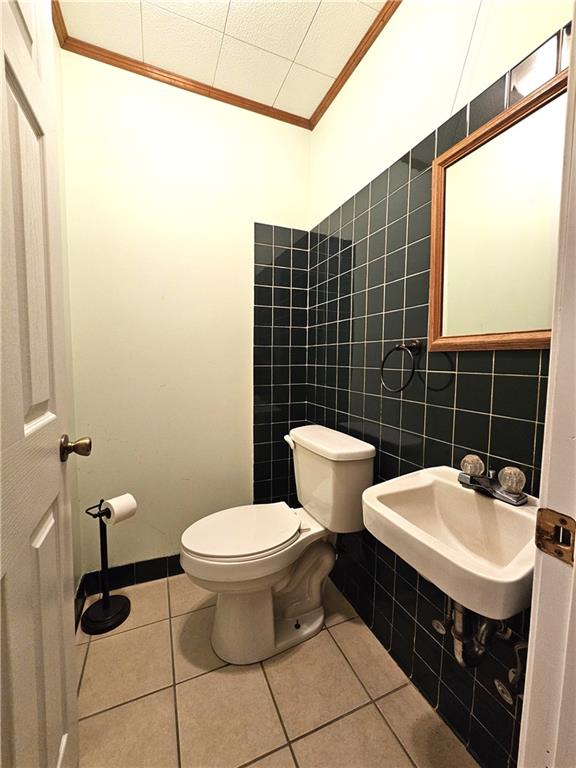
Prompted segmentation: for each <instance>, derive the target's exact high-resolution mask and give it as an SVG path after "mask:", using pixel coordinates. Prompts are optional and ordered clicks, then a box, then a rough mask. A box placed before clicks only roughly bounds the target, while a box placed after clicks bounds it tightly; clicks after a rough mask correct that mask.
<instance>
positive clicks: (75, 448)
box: [60, 435, 92, 461]
mask: <svg viewBox="0 0 576 768" xmlns="http://www.w3.org/2000/svg"><path fill="white" fill-rule="evenodd" d="M71 453H77V454H78V456H90V454H91V453H92V438H91V437H81V438H80V439H78V440H72V441H71V440H70V438H69V437H68V435H62V437H61V438H60V461H68V456H70V454H71Z"/></svg>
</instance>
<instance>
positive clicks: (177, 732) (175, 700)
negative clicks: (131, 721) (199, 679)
mask: <svg viewBox="0 0 576 768" xmlns="http://www.w3.org/2000/svg"><path fill="white" fill-rule="evenodd" d="M166 593H167V598H168V616H169V617H170V618H169V624H170V659H171V661H172V700H173V703H174V727H175V735H176V754H177V756H178V768H181V766H182V755H181V752H180V724H179V721H178V695H177V692H176V664H175V661H174V635H173V632H172V610H171V603H170V585H169V583H168V580H166Z"/></svg>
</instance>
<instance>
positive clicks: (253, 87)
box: [214, 35, 290, 105]
mask: <svg viewBox="0 0 576 768" xmlns="http://www.w3.org/2000/svg"><path fill="white" fill-rule="evenodd" d="M289 68H290V62H289V61H288V60H287V59H283V58H281V57H280V56H276V55H275V54H273V53H269V52H268V51H263V50H262V49H260V48H255V47H254V46H252V45H247V44H246V43H242V42H240V41H239V40H235V39H234V38H232V37H228V35H224V42H223V43H222V51H221V52H220V59H219V61H218V69H217V71H216V77H215V79H214V85H215V86H216V87H217V88H223V89H224V90H225V91H232V92H233V93H237V94H238V95H239V96H245V97H246V98H248V99H254V100H255V101H260V102H262V103H263V104H269V105H270V104H272V103H273V101H274V99H275V98H276V94H277V93H278V91H279V90H280V86H281V85H282V82H283V81H284V78H285V77H286V74H287V72H288V69H289Z"/></svg>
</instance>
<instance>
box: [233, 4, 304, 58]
mask: <svg viewBox="0 0 576 768" xmlns="http://www.w3.org/2000/svg"><path fill="white" fill-rule="evenodd" d="M317 8H318V2H314V0H299V1H298V2H294V1H293V0H267V1H266V2H251V0H231V2H230V11H229V13H228V21H227V23H226V34H227V35H231V36H232V37H236V38H238V39H239V40H242V41H244V42H245V43H251V44H252V45H255V46H257V47H258V48H264V49H265V50H267V51H271V52H272V53H276V54H278V55H279V56H285V57H286V58H288V59H293V58H294V56H295V55H296V53H297V51H298V48H299V46H300V44H301V42H302V40H303V39H304V35H305V34H306V31H307V29H308V27H309V26H310V22H311V21H312V19H313V18H314V14H315V13H316V9H317Z"/></svg>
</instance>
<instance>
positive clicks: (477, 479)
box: [458, 453, 528, 507]
mask: <svg viewBox="0 0 576 768" xmlns="http://www.w3.org/2000/svg"><path fill="white" fill-rule="evenodd" d="M460 469H461V470H462V472H460V474H459V475H458V482H459V483H460V485H461V486H463V487H464V488H471V489H472V490H473V491H478V493H484V494H486V495H487V496H492V497H493V498H494V499H498V500H499V501H504V502H505V503H506V504H513V505H514V506H515V507H519V506H520V505H521V504H526V502H527V501H528V496H526V494H525V493H523V491H522V489H523V488H524V486H525V484H526V475H525V474H524V472H522V470H521V469H518V467H504V468H503V469H501V470H500V472H498V476H496V472H495V471H494V470H493V469H489V470H488V472H487V473H486V474H484V462H483V461H482V459H481V458H480V457H479V456H476V455H475V454H473V453H470V454H468V455H466V456H464V458H463V459H462V461H461V462H460Z"/></svg>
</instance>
